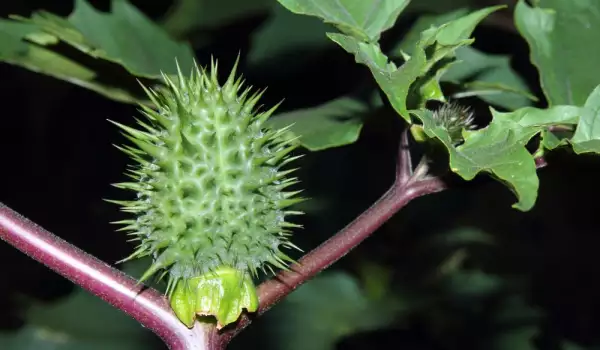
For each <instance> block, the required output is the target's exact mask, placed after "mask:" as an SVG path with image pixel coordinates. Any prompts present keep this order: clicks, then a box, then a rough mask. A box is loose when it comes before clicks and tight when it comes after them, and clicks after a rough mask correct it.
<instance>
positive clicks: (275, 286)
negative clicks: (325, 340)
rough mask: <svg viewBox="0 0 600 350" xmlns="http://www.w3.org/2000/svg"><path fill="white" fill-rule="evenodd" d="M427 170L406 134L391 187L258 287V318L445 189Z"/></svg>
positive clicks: (244, 319) (243, 321)
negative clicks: (413, 204) (403, 212)
mask: <svg viewBox="0 0 600 350" xmlns="http://www.w3.org/2000/svg"><path fill="white" fill-rule="evenodd" d="M426 168H427V165H426V162H425V161H422V162H421V163H420V164H419V166H418V167H417V170H416V171H415V172H414V173H413V170H412V161H411V157H410V149H409V148H408V134H407V133H406V132H404V133H403V134H402V137H401V140H400V149H399V152H398V158H397V164H396V180H395V182H394V184H393V185H392V187H391V188H390V189H389V190H388V191H387V192H386V193H385V194H384V195H383V196H382V197H381V198H380V199H379V200H378V201H377V202H375V203H374V204H373V205H372V206H371V207H370V208H369V209H367V210H366V211H365V212H363V213H362V214H361V215H360V216H358V217H357V218H356V219H355V220H354V221H352V222H351V223H350V224H349V225H348V226H346V227H345V228H344V229H342V230H341V231H340V232H338V233H337V234H336V235H335V236H333V237H331V238H330V239H329V240H327V241H325V242H324V243H322V244H321V245H320V246H319V247H317V248H315V249H314V250H312V251H311V252H309V253H308V254H306V255H305V256H303V257H302V258H301V259H300V260H299V261H298V264H295V265H293V266H292V267H291V271H283V272H281V273H279V274H278V275H277V276H276V277H275V278H273V279H271V280H268V281H266V282H264V283H262V284H261V285H260V286H259V287H258V293H259V299H260V307H259V310H258V315H261V314H263V313H264V312H266V311H267V310H269V309H270V308H271V307H272V306H273V305H275V304H276V303H277V302H279V301H280V300H281V299H283V298H284V297H286V296H287V295H288V294H290V293H291V292H292V291H294V290H295V289H296V288H298V287H299V286H300V285H302V284H303V283H304V282H306V281H308V280H310V279H311V278H313V277H314V276H315V275H317V274H318V273H320V272H321V271H323V270H324V269H326V268H328V267H329V266H330V265H331V264H333V263H335V262H336V261H338V260H339V259H341V258H342V257H344V256H345V255H346V254H348V253H349V252H350V251H351V250H352V249H354V248H355V247H356V246H357V245H359V244H360V243H361V242H362V241H364V240H365V239H367V238H368V237H369V236H370V235H371V234H372V233H373V232H375V231H376V230H377V229H378V228H379V227H381V226H382V225H383V224H384V223H385V222H386V221H388V220H389V219H390V218H391V217H392V216H393V215H394V214H396V213H397V212H398V211H399V210H400V209H402V208H403V207H404V206H406V205H407V204H408V203H409V202H410V201H412V200H413V199H416V198H418V197H421V196H425V195H427V194H432V193H435V192H439V191H442V190H444V189H445V188H446V185H445V183H444V182H443V181H441V179H439V178H437V177H435V178H434V177H427V175H426ZM250 322H251V321H250V319H249V318H248V317H247V316H246V315H244V316H242V319H241V320H240V321H239V322H238V324H237V326H236V327H235V328H234V329H232V330H230V331H229V332H227V333H225V334H223V342H228V341H229V340H231V339H232V338H233V337H234V336H235V335H236V334H237V333H239V332H240V331H241V330H242V329H244V328H245V327H246V326H248V325H249V324H250Z"/></svg>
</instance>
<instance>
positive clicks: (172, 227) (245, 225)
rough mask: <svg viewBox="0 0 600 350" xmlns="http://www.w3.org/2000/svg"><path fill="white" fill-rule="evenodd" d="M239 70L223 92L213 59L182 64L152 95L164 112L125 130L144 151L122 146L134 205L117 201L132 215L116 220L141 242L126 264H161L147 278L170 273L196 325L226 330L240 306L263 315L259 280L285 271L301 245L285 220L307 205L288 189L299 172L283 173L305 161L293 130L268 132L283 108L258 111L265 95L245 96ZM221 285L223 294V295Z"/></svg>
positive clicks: (179, 306) (177, 303) (177, 300)
mask: <svg viewBox="0 0 600 350" xmlns="http://www.w3.org/2000/svg"><path fill="white" fill-rule="evenodd" d="M236 67H237V62H236V65H235V66H234V67H233V69H232V71H231V73H230V75H229V78H228V79H227V81H226V82H225V83H224V84H223V85H222V86H221V85H219V82H218V79H217V63H216V62H215V61H212V62H211V67H210V71H209V72H207V71H206V69H205V68H200V67H198V66H196V67H195V69H194V70H193V71H192V73H191V74H190V75H189V76H184V75H183V74H182V73H181V70H180V69H179V65H177V68H178V77H176V78H171V77H168V76H166V75H164V74H163V79H164V82H165V84H166V88H165V89H163V90H160V91H154V90H150V89H146V88H145V91H146V93H147V95H148V97H149V98H150V99H151V100H152V102H153V103H154V105H155V106H156V107H157V109H156V110H153V109H150V108H148V107H145V106H142V114H143V115H144V116H145V118H146V121H145V122H143V121H139V120H138V124H139V125H140V126H141V129H140V130H138V129H134V128H131V127H128V126H125V125H121V124H117V125H118V126H119V127H120V128H121V129H122V130H123V131H124V132H125V136H126V137H127V138H128V139H129V140H130V141H131V142H132V143H133V144H134V145H135V146H136V147H132V146H124V147H120V149H121V150H123V151H124V152H125V153H127V154H128V155H129V156H130V157H131V158H132V159H133V160H135V161H136V163H137V164H136V166H135V167H134V168H132V169H131V170H130V172H129V174H130V175H131V177H132V178H133V179H134V181H132V182H126V183H120V184H116V186H117V187H119V188H123V189H127V190H132V191H134V192H135V193H136V199H135V200H133V201H113V202H116V203H117V204H120V205H121V206H122V210H123V211H125V212H128V213H132V214H133V215H134V217H133V218H132V219H130V220H125V221H121V222H118V223H120V224H124V225H125V227H124V228H123V230H127V231H130V232H131V235H133V236H134V237H135V239H136V240H138V241H139V242H140V243H139V246H138V247H137V249H136V250H135V252H134V253H133V254H132V255H131V256H130V257H128V258H127V259H125V260H129V259H133V258H140V257H144V256H152V257H153V263H152V265H151V266H150V267H149V268H148V270H147V271H146V272H145V273H144V275H143V276H142V277H141V279H140V280H141V281H144V280H146V279H147V278H149V277H150V276H152V275H155V274H156V273H157V272H162V275H161V277H162V276H165V275H167V276H168V284H167V295H168V296H169V297H170V299H171V304H172V306H173V308H174V309H175V311H176V313H177V314H178V316H179V317H180V319H181V320H182V321H183V322H184V323H186V324H187V325H188V326H190V327H191V326H192V325H193V321H194V318H195V314H196V313H198V314H211V315H214V316H216V317H217V320H218V322H219V326H224V325H226V324H227V323H230V322H233V321H235V320H236V319H237V318H238V316H239V314H240V313H241V311H242V310H241V309H242V308H247V309H250V310H249V311H253V310H255V309H256V304H257V300H256V294H255V291H254V285H253V283H252V279H251V277H252V276H254V275H256V274H257V272H258V271H259V270H262V271H265V268H267V269H269V270H271V271H273V269H272V267H277V268H281V269H285V268H286V266H287V263H288V262H291V259H290V258H289V257H288V256H287V255H286V254H284V253H283V252H282V248H296V247H295V246H294V245H293V244H292V243H291V242H290V241H289V237H288V236H289V234H290V232H289V230H290V228H292V227H297V226H296V225H294V224H292V223H289V222H287V221H286V220H285V219H286V217H287V216H288V215H293V214H301V213H300V212H297V211H291V210H289V208H288V207H290V206H291V205H293V204H295V203H298V202H300V201H302V200H303V199H302V198H298V197H297V194H298V191H296V192H294V191H290V190H289V188H290V186H292V185H294V184H296V183H297V179H296V178H288V177H287V176H288V175H289V174H290V173H291V172H292V171H293V170H295V169H292V170H284V169H283V168H282V167H283V166H285V165H287V164H288V163H290V162H291V161H293V160H295V159H297V158H298V156H294V157H293V156H290V153H291V152H292V151H293V150H294V149H295V148H296V147H297V143H296V142H295V140H294V139H290V138H284V137H283V136H284V134H285V132H286V130H287V128H284V129H280V130H271V129H268V128H267V127H265V121H266V120H267V119H268V118H269V117H270V116H271V115H272V114H273V112H274V111H275V109H276V108H277V106H275V107H273V108H271V109H269V110H266V111H260V110H258V109H257V108H256V105H257V103H258V101H259V99H260V97H261V95H262V93H263V92H254V93H252V91H251V88H244V89H242V85H243V82H242V80H241V78H236ZM115 124H116V123H115ZM232 271H237V272H238V273H235V274H233V273H231V272H232ZM208 280H210V281H212V282H211V283H212V285H213V287H210V288H209V287H206V286H207V285H210V284H211V283H203V282H202V281H208ZM215 281H216V282H215ZM232 281H233V282H232ZM234 282H235V283H234ZM248 282H249V283H250V284H249V285H251V286H252V288H251V290H249V291H248ZM215 283H217V284H219V283H222V286H223V287H226V288H225V292H223V288H221V292H220V293H221V295H215V294H214V293H215V289H214V284H215ZM236 283H237V284H236ZM203 286H204V287H203ZM205 287H206V288H205ZM223 293H225V294H223ZM232 298H233V299H235V300H233V299H232ZM225 304H227V305H228V306H227V307H225V306H224V305H225ZM232 305H235V307H233V309H232V310H230V309H231V306H232ZM224 309H227V310H225V311H223V310H224Z"/></svg>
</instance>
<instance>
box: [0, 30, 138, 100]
mask: <svg viewBox="0 0 600 350" xmlns="http://www.w3.org/2000/svg"><path fill="white" fill-rule="evenodd" d="M24 38H30V39H31V40H36V41H43V42H45V43H47V44H51V43H52V41H53V39H52V38H54V37H53V36H45V35H44V34H43V33H40V32H39V31H38V28H37V26H35V25H32V24H28V23H18V22H14V21H7V20H0V60H2V61H4V62H6V63H9V64H12V65H16V66H20V67H23V68H26V69H29V70H31V71H34V72H37V73H40V74H45V75H48V76H51V77H54V78H57V79H61V80H65V81H68V82H70V83H72V84H75V85H78V86H81V87H84V88H87V89H90V90H93V91H95V92H97V93H99V94H101V95H103V96H105V97H108V98H111V99H113V100H117V101H120V102H126V103H146V101H145V99H144V98H143V97H142V96H141V95H136V94H134V93H133V92H131V91H128V90H126V89H124V88H121V87H119V86H114V85H111V84H109V83H107V82H104V81H101V80H100V79H98V75H97V73H96V72H95V71H93V70H91V69H89V68H88V67H86V66H84V65H82V64H80V63H78V62H75V61H73V60H71V59H69V58H67V57H65V56H62V55H60V54H57V53H55V52H53V51H52V50H49V49H47V48H45V47H43V46H39V45H36V44H34V43H32V42H30V41H26V40H24Z"/></svg>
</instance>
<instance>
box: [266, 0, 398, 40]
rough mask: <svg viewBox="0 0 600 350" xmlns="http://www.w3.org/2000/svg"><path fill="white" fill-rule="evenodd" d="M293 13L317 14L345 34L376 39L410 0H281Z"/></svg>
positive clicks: (393, 21)
mask: <svg viewBox="0 0 600 350" xmlns="http://www.w3.org/2000/svg"><path fill="white" fill-rule="evenodd" d="M278 1H279V3H281V4H282V5H283V6H285V7H286V8H287V9H288V10H290V11H291V12H294V13H297V14H302V15H309V16H316V17H319V18H321V19H323V20H324V21H325V22H326V23H331V24H333V25H335V26H336V27H337V28H338V29H339V30H340V31H342V32H343V33H344V34H347V35H349V36H352V37H354V38H357V39H359V40H361V41H370V42H375V41H378V40H379V37H380V35H381V33H382V32H384V31H386V30H387V29H389V28H391V27H392V26H393V25H394V23H395V22H396V19H397V18H398V16H399V15H400V13H401V12H402V11H403V10H404V9H405V8H406V6H407V5H408V3H409V0H278Z"/></svg>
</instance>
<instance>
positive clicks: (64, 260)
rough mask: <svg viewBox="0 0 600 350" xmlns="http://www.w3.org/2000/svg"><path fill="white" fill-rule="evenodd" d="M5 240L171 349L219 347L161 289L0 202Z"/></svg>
mask: <svg viewBox="0 0 600 350" xmlns="http://www.w3.org/2000/svg"><path fill="white" fill-rule="evenodd" d="M0 238H1V239H2V240H4V241H6V242H7V243H8V244H10V245H12V246H14V247H15V248H17V249H19V250H20V251H22V252H23V253H25V254H27V255H28V256H30V257H31V258H32V259H34V260H36V261H38V262H41V263H42V264H44V265H46V266H47V267H49V268H50V269H52V270H53V271H55V272H56V273H58V274H60V275H62V276H64V277H66V278H67V279H69V280H70V281H72V282H73V283H75V284H77V285H79V286H81V287H82V288H83V289H85V290H87V291H89V292H90V293H92V294H94V295H96V296H98V297H100V298H102V299H103V300H105V301H106V302H108V303H110V304H111V305H113V306H114V307H116V308H117V309H119V310H121V311H123V312H125V313H127V314H128V315H130V316H131V317H133V318H134V319H136V320H137V321H138V322H140V323H141V324H142V325H143V326H144V327H146V328H149V329H150V330H152V331H153V332H154V333H156V334H157V335H158V336H159V337H161V338H162V339H163V341H164V342H165V343H166V344H167V345H168V346H169V348H170V349H172V350H190V349H194V350H201V349H202V350H207V349H214V348H220V345H219V344H218V342H219V339H218V337H216V336H214V333H215V332H214V331H212V330H211V329H209V327H208V326H202V325H200V324H196V327H194V328H193V329H191V330H190V329H188V328H187V327H185V326H184V325H183V324H182V323H181V322H180V321H179V320H178V319H177V317H176V316H175V314H174V313H173V312H172V311H171V308H170V306H169V304H168V303H167V301H166V299H165V298H164V297H163V296H162V295H161V294H160V293H159V292H158V291H156V290H154V289H151V288H146V289H142V288H143V286H142V285H136V283H137V282H136V280H134V279H132V278H131V277H129V276H127V275H126V274H124V273H123V272H121V271H119V270H117V269H115V268H112V267H110V266H109V265H107V264H105V263H104V262H102V261H100V260H98V259H97V258H95V257H93V256H91V255H89V254H87V253H85V252H84V251H82V250H80V249H79V248H77V247H75V246H73V245H71V244H69V243H68V242H66V241H64V240H62V239H61V238H59V237H57V236H55V235H53V234H52V233H50V232H48V231H46V230H44V229H43V228H41V227H39V226H38V225H36V224H35V223H33V222H31V221H29V220H28V219H26V218H24V217H23V216H21V215H19V214H18V213H16V212H15V211H13V210H12V209H10V208H8V207H7V206H6V205H4V204H2V203H0Z"/></svg>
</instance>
